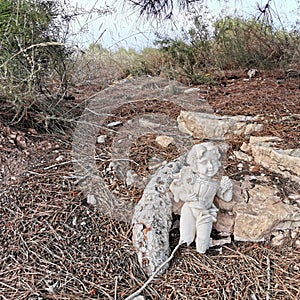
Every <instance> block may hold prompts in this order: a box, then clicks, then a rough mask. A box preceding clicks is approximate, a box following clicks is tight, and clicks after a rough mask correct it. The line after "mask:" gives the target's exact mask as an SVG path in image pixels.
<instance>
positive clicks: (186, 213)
mask: <svg viewBox="0 0 300 300" xmlns="http://www.w3.org/2000/svg"><path fill="white" fill-rule="evenodd" d="M195 234H196V217H195V215H194V213H193V211H192V209H191V208H190V207H189V205H188V203H185V204H184V205H183V206H182V208H181V216H180V241H181V242H182V243H187V244H188V245H189V244H191V243H192V242H193V241H194V239H195Z"/></svg>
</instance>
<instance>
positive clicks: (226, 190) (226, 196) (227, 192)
mask: <svg viewBox="0 0 300 300" xmlns="http://www.w3.org/2000/svg"><path fill="white" fill-rule="evenodd" d="M217 196H218V197H219V198H221V199H222V200H224V201H226V202H229V201H231V200H232V196H233V184H232V181H231V180H230V179H229V177H228V176H223V177H222V179H221V182H220V187H219V190H218V192H217Z"/></svg>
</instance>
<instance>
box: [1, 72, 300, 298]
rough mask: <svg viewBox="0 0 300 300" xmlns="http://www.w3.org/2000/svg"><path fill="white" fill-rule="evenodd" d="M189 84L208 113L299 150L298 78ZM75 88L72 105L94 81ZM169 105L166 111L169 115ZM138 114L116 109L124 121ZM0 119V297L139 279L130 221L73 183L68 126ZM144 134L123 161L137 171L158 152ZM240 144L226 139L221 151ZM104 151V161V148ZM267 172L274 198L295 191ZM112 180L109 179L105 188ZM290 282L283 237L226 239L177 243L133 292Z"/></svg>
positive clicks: (223, 292) (260, 293) (236, 291)
mask: <svg viewBox="0 0 300 300" xmlns="http://www.w3.org/2000/svg"><path fill="white" fill-rule="evenodd" d="M199 88H200V94H201V97H202V96H203V97H205V98H206V99H207V101H208V103H209V105H210V106H211V107H212V108H213V110H214V112H215V113H217V114H221V115H224V114H227V115H241V114H242V115H251V116H258V118H259V120H260V121H261V122H262V123H263V124H264V131H263V132H260V133H259V135H275V136H278V137H280V138H281V139H282V142H281V143H279V145H278V146H280V147H281V148H283V149H286V148H299V144H300V78H299V77H289V76H286V75H285V74H281V73H280V72H278V73H276V74H275V75H274V73H273V74H267V73H265V74H260V75H259V76H258V77H256V78H252V79H250V80H249V79H248V78H247V76H245V74H242V75H241V74H225V76H224V77H223V78H220V79H219V82H218V84H216V85H213V86H199ZM80 90H81V91H80V93H79V94H75V97H76V101H79V102H80V101H83V100H86V99H88V98H90V97H91V96H93V95H94V94H96V93H98V92H99V91H98V88H97V85H96V84H95V85H93V86H91V85H90V86H83V87H80ZM198 96H199V95H198ZM141 103H142V104H141V105H142V106H143V105H144V111H143V112H149V113H151V112H153V110H155V111H157V110H159V111H161V112H163V111H164V109H165V108H164V106H163V103H162V104H160V103H159V101H158V102H157V103H155V106H153V107H152V108H151V109H149V107H150V106H149V102H147V101H146V99H145V103H144V104H143V101H141ZM147 107H148V108H147ZM178 109H179V108H178V107H174V108H173V109H172V110H171V113H169V117H173V118H176V116H177V115H178V112H179V110H180V109H179V110H178ZM139 112H140V110H136V108H132V107H126V106H123V107H122V117H125V118H129V117H132V116H134V115H136V114H138V113H139ZM1 119H2V122H1V123H0V151H1V156H0V228H1V235H0V299H27V300H45V299H61V300H62V299H71V300H75V299H125V298H126V297H127V296H129V295H130V294H131V293H133V292H134V291H135V290H136V289H137V288H139V287H140V286H141V285H142V284H143V283H144V282H145V281H146V280H147V276H146V275H145V274H144V273H143V271H142V270H141V269H140V267H139V265H138V262H137V257H136V254H135V252H134V249H133V247H132V242H131V225H130V223H129V222H127V223H126V222H120V221H118V220H114V219H111V218H110V217H109V216H107V215H105V214H104V213H103V212H102V211H101V210H99V209H97V208H96V207H94V206H92V205H90V204H88V203H87V200H86V198H85V196H84V195H83V193H82V192H81V191H80V190H79V188H78V187H77V186H76V178H75V176H74V172H73V169H72V156H71V144H72V141H71V132H70V133H67V134H65V135H61V134H60V135H58V134H53V133H52V134H50V133H39V132H38V131H36V130H35V129H33V128H23V129H20V128H16V127H12V126H9V125H8V124H7V123H5V122H4V121H3V118H1ZM154 139H155V134H154V135H153V136H149V135H148V136H146V137H144V138H141V139H139V141H137V142H136V143H135V145H133V146H132V155H131V158H132V159H134V160H136V163H138V164H139V166H141V167H140V169H137V170H136V171H137V172H140V173H141V174H142V173H143V172H147V161H148V160H147V159H148V158H149V157H152V156H153V154H155V153H161V152H162V149H161V148H160V146H158V145H157V144H155V142H154ZM242 141H243V140H242V139H241V140H235V141H231V144H230V151H233V150H236V149H238V148H239V147H240V145H241V143H242ZM108 146H109V144H108V145H107V147H108ZM163 151H164V152H165V153H164V158H165V159H167V160H168V159H173V158H174V157H176V156H178V152H177V151H176V149H174V148H172V147H171V148H169V149H167V150H166V149H164V150H163ZM106 153H107V160H108V161H109V159H110V156H109V148H107V149H106ZM230 153H231V152H229V153H228V155H230ZM108 161H105V159H104V161H102V162H101V163H99V164H98V167H99V168H105V167H106V166H107V164H108ZM238 163H239V161H232V160H228V164H227V165H226V166H225V170H226V173H227V174H228V175H230V174H237V175H236V176H235V177H234V178H235V179H237V180H240V179H241V178H242V177H243V175H245V174H249V172H250V171H249V168H248V166H245V167H244V169H243V170H242V171H241V170H238V169H237V164H238ZM253 172H254V171H253ZM262 172H264V173H265V174H266V175H267V176H269V178H270V182H271V181H274V174H272V173H268V170H265V169H263V168H260V167H258V168H257V169H256V171H255V172H254V173H253V174H254V175H259V174H260V173H262ZM253 174H252V175H253ZM276 178H277V179H276V180H277V181H276V182H273V183H275V184H276V185H277V187H278V189H279V190H280V191H281V198H282V200H284V198H285V196H286V195H288V194H290V193H294V194H295V193H299V182H298V183H297V182H291V181H289V180H286V179H284V178H282V177H280V176H276ZM273 183H272V184H273ZM118 185H119V184H118V182H117V179H116V183H115V184H114V185H111V186H110V187H111V189H112V190H113V189H114V188H116V187H117V186H118ZM141 192H142V191H141V190H136V189H132V190H130V193H129V198H131V200H132V201H138V199H139V197H140V196H141ZM127 196H128V195H127ZM170 241H171V246H172V247H174V246H175V245H176V243H177V241H178V230H177V231H176V230H174V231H173V232H171V233H170ZM299 284H300V249H299V248H297V247H296V245H295V244H294V242H293V240H292V239H290V238H289V237H287V238H286V240H285V242H284V244H283V245H282V246H280V247H273V246H270V243H269V240H268V239H266V241H264V242H259V243H242V242H232V243H231V244H229V245H226V246H222V247H215V248H212V249H210V250H209V251H207V253H206V254H204V255H199V254H198V253H197V252H196V250H195V247H194V245H193V244H192V246H190V247H186V246H182V247H181V248H180V249H179V250H178V252H177V253H176V255H175V257H174V259H173V261H172V263H171V266H170V268H169V270H168V271H167V272H166V273H165V274H164V275H161V276H159V277H157V278H156V279H154V280H153V282H152V283H151V284H150V285H149V286H148V288H146V290H145V291H144V292H143V293H142V294H143V295H144V296H145V298H146V299H189V300H190V299H253V300H255V299H299V298H300V290H299Z"/></svg>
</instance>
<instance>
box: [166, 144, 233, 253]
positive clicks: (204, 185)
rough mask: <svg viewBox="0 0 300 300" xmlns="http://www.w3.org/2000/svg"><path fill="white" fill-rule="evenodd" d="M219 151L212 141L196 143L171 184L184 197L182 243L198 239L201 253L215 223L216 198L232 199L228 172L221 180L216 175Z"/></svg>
mask: <svg viewBox="0 0 300 300" xmlns="http://www.w3.org/2000/svg"><path fill="white" fill-rule="evenodd" d="M220 157H221V155H220V152H219V150H218V148H217V146H215V145H214V144H213V143H211V142H207V143H202V144H197V145H194V146H193V148H192V149H191V151H190V152H189V153H188V155H187V164H188V166H186V167H183V168H182V169H181V171H180V173H179V174H177V175H175V176H174V177H175V179H174V180H173V182H172V183H171V185H170V190H171V192H172V193H173V195H174V200H175V201H176V202H179V201H183V202H184V204H183V206H182V208H181V217H180V243H181V244H183V243H187V244H188V245H189V244H191V243H192V242H193V241H194V240H195V242H196V249H197V252H199V253H205V251H206V250H207V249H208V248H209V245H210V234H211V230H212V223H213V222H215V221H216V217H217V211H218V209H217V208H216V206H215V205H214V203H213V201H214V198H215V196H216V195H217V196H218V197H219V198H221V199H223V200H225V201H230V200H231V199H232V182H231V181H230V179H229V178H228V176H223V177H222V179H221V181H217V180H215V179H213V177H214V176H215V175H216V174H217V172H218V170H219V167H220V166H221V162H220Z"/></svg>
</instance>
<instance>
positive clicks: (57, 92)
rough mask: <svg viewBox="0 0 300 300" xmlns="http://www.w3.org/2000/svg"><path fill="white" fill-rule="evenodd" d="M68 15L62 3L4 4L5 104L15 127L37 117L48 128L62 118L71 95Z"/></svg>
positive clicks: (0, 16)
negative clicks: (65, 17) (67, 95)
mask: <svg viewBox="0 0 300 300" xmlns="http://www.w3.org/2000/svg"><path fill="white" fill-rule="evenodd" d="M62 9H63V8H62V7H61V6H60V2H56V1H33V0H23V1H20V0H19V1H17V0H2V1H1V2H0V48H1V53H0V85H1V88H0V97H1V98H0V100H1V101H2V102H5V103H6V106H8V107H9V108H11V110H12V111H13V113H14V117H13V122H15V123H17V122H20V121H26V120H30V118H31V114H32V113H35V114H36V115H35V117H36V116H37V117H38V118H39V120H40V121H41V122H44V123H46V122H47V118H49V117H52V116H53V115H56V116H59V115H61V114H62V111H61V109H60V107H59V105H58V104H57V103H58V102H59V101H61V97H62V95H64V94H65V93H66V85H67V82H68V78H67V72H66V67H67V64H68V58H69V54H70V53H69V52H68V50H67V49H66V48H65V46H64V44H63V42H64V40H63V38H62V30H63V26H62V25H63V24H62V22H64V20H62V19H61V15H62ZM31 121H33V120H31ZM47 124H48V123H47Z"/></svg>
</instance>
